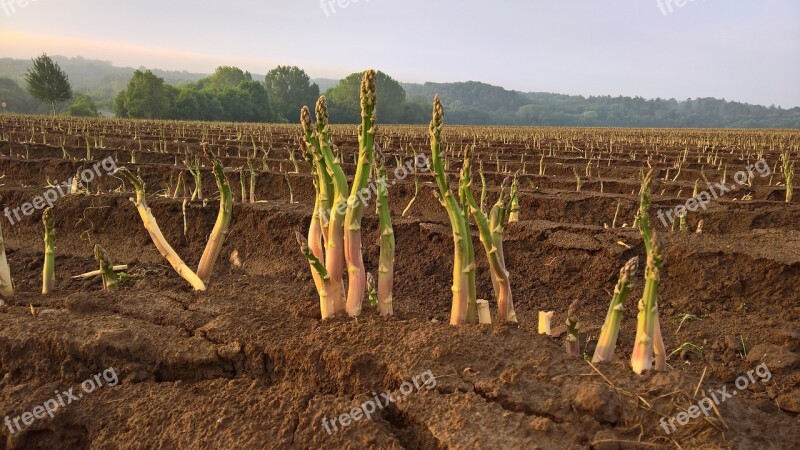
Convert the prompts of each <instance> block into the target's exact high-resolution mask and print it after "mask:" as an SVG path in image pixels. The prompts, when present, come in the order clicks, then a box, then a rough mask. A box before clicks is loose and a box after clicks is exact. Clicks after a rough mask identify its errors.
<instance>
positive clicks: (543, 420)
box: [531, 417, 553, 431]
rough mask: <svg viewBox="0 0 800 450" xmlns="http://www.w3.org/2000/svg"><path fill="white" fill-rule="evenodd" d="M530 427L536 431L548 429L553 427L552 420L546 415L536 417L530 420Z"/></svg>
mask: <svg viewBox="0 0 800 450" xmlns="http://www.w3.org/2000/svg"><path fill="white" fill-rule="evenodd" d="M531 428H533V429H534V430H536V431H550V430H552V429H553V421H552V420H550V419H548V418H547V417H537V418H535V419H533V420H531Z"/></svg>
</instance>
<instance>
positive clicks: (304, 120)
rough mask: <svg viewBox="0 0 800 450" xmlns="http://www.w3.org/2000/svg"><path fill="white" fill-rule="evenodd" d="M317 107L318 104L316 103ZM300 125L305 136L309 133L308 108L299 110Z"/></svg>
mask: <svg viewBox="0 0 800 450" xmlns="http://www.w3.org/2000/svg"><path fill="white" fill-rule="evenodd" d="M317 105H319V103H317ZM300 125H302V126H303V132H304V133H305V134H310V133H311V130H312V128H311V126H312V125H311V112H310V111H309V110H308V106H303V109H301V110H300Z"/></svg>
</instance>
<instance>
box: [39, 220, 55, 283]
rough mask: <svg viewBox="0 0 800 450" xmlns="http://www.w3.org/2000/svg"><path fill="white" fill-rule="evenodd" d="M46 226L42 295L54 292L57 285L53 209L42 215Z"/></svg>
mask: <svg viewBox="0 0 800 450" xmlns="http://www.w3.org/2000/svg"><path fill="white" fill-rule="evenodd" d="M42 224H43V225H44V270H43V273H42V294H45V295H46V294H49V293H51V292H53V289H54V288H55V285H56V243H55V231H54V230H53V227H54V224H53V208H46V209H45V210H44V212H43V213H42Z"/></svg>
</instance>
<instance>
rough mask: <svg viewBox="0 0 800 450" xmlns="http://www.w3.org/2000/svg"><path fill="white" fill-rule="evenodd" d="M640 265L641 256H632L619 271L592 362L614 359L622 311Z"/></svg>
mask: <svg viewBox="0 0 800 450" xmlns="http://www.w3.org/2000/svg"><path fill="white" fill-rule="evenodd" d="M638 266H639V258H638V257H633V258H631V259H630V260H629V261H628V262H627V263H626V264H625V266H624V267H622V269H620V271H619V280H618V281H617V285H616V286H615V287H614V296H613V297H612V298H611V304H610V305H609V307H608V313H607V314H606V321H605V323H603V328H602V329H601V330H600V338H599V339H598V340H597V348H596V349H595V351H594V356H593V357H592V362H594V363H597V362H601V361H611V360H613V359H614V349H615V348H616V346H617V337H618V336H619V324H620V322H621V321H622V313H623V311H624V310H625V301H626V300H627V299H628V294H629V293H630V292H631V281H632V280H633V276H634V274H635V273H636V269H637V267H638Z"/></svg>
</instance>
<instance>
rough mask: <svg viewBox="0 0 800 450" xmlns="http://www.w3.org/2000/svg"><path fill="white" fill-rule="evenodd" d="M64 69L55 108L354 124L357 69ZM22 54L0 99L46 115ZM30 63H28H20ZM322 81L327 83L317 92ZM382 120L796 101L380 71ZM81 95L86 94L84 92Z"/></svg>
mask: <svg viewBox="0 0 800 450" xmlns="http://www.w3.org/2000/svg"><path fill="white" fill-rule="evenodd" d="M53 59H54V60H55V61H56V62H58V63H59V64H60V65H63V68H64V71H65V72H66V73H67V74H68V75H69V78H70V82H71V83H72V84H73V86H74V87H75V89H76V94H77V97H76V98H75V99H74V101H73V102H72V103H71V104H68V103H65V104H63V105H59V106H58V108H59V109H58V111H59V112H60V113H66V112H70V111H71V112H73V113H75V114H85V115H92V113H96V111H97V110H98V109H99V110H106V111H108V112H109V113H110V112H111V111H113V112H114V113H116V114H117V115H118V116H121V117H140V118H161V119H180V120H207V121H234V122H240V121H247V122H290V123H293V122H296V121H297V120H298V117H297V116H298V114H299V110H300V108H301V107H302V106H303V105H308V106H313V105H314V103H315V101H316V99H317V97H318V96H319V95H320V94H322V93H324V94H325V95H326V96H327V97H328V109H329V111H330V114H331V116H330V119H331V122H333V123H358V122H359V121H360V113H359V111H360V106H359V81H360V78H361V73H354V74H351V75H349V76H347V77H345V78H344V79H342V80H339V81H338V83H337V82H336V81H334V80H325V79H318V80H316V82H315V80H313V79H311V78H310V77H309V76H308V75H307V74H306V73H305V72H304V71H303V70H302V69H300V68H298V67H286V66H279V67H277V68H275V69H272V70H271V71H269V72H268V73H267V75H266V76H263V75H253V74H250V73H249V72H245V71H242V70H241V69H239V68H236V67H228V66H222V67H219V68H217V70H216V71H215V72H214V73H213V74H212V75H208V76H204V75H200V74H191V73H188V72H175V71H172V72H170V71H157V70H152V71H151V70H146V69H144V68H141V69H138V70H135V69H132V68H117V67H113V66H111V64H110V63H108V62H104V61H92V60H85V59H83V58H63V57H53ZM23 62H25V61H22V60H11V59H8V58H5V59H0V102H1V101H5V102H7V103H8V105H9V106H8V111H11V112H22V113H46V112H48V107H47V105H42V103H40V102H39V101H37V100H35V99H34V98H33V97H32V96H31V95H29V93H28V92H26V91H25V90H24V89H22V88H21V87H20V86H21V84H22V83H21V80H22V77H23V74H20V73H19V72H20V71H23V72H24V70H25V67H26V66H25V65H24V64H22V63H23ZM27 65H28V66H29V65H30V61H27ZM320 85H322V86H324V87H326V88H327V89H326V90H324V92H323V90H322V89H320ZM377 89H378V118H379V121H380V122H381V123H403V124H424V123H428V121H429V120H430V103H431V101H432V99H433V96H434V95H435V94H438V95H439V96H440V98H441V99H442V102H443V103H444V105H445V108H446V111H447V122H448V123H450V124H454V125H522V126H531V125H532V126H598V127H654V128H659V127H675V128H686V127H693V128H800V108H792V109H783V108H780V107H775V106H770V107H765V106H759V105H750V104H746V103H738V102H729V101H725V100H719V99H715V98H698V99H686V100H683V101H678V100H675V99H660V98H657V99H644V98H641V97H622V96H619V97H611V96H600V97H583V96H579V95H561V94H551V93H542V92H533V93H523V92H517V91H509V90H506V89H504V88H502V87H499V86H492V85H489V84H486V83H480V82H475V81H468V82H459V83H425V84H413V83H399V82H397V81H396V80H394V79H392V78H391V77H390V76H388V75H386V74H384V73H382V72H378V75H377ZM81 94H83V95H81Z"/></svg>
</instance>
